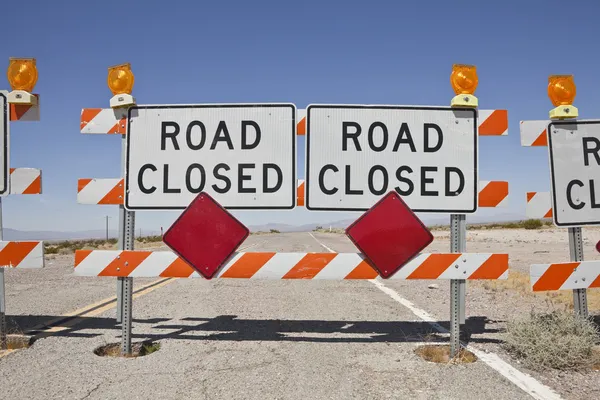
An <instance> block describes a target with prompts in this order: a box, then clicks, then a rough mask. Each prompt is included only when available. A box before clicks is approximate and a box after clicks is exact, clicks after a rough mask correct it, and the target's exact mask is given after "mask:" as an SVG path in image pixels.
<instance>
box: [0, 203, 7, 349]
mask: <svg viewBox="0 0 600 400" xmlns="http://www.w3.org/2000/svg"><path fill="white" fill-rule="evenodd" d="M2 240H4V229H3V227H2V197H0V241H2ZM4 269H5V268H0V345H1V346H2V350H6V330H7V327H6V296H5V290H6V285H5V283H4Z"/></svg>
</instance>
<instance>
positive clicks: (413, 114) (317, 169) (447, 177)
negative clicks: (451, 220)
mask: <svg viewBox="0 0 600 400" xmlns="http://www.w3.org/2000/svg"><path fill="white" fill-rule="evenodd" d="M306 121H307V122H306V123H307V131H306V140H307V144H306V147H307V150H306V207H307V208H308V209H311V210H331V211H364V210H367V209H369V208H370V207H372V206H373V205H374V204H375V203H376V202H377V200H378V199H379V198H380V197H382V196H383V195H385V194H386V193H388V192H389V191H391V190H395V191H397V192H398V193H399V194H400V195H401V196H402V198H403V199H404V201H405V202H406V204H407V205H408V206H409V207H410V208H411V209H412V210H413V211H416V212H440V213H441V212H443V213H462V214H466V213H473V212H475V211H476V210H477V181H478V172H477V165H478V158H477V144H478V136H477V114H476V110H475V109H469V108H450V107H447V108H444V107H404V106H370V105H369V106H351V105H310V106H309V107H307V119H306Z"/></svg>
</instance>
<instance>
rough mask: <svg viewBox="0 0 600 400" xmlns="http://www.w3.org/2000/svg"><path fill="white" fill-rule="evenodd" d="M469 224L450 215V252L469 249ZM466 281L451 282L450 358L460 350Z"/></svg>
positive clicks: (461, 218) (460, 218) (463, 218)
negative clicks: (467, 238)
mask: <svg viewBox="0 0 600 400" xmlns="http://www.w3.org/2000/svg"><path fill="white" fill-rule="evenodd" d="M466 237H467V224H466V216H465V215H464V214H451V215H450V252H451V253H464V252H466V248H467V241H466ZM465 285H466V280H465V279H452V280H451V281H450V357H455V356H456V355H457V354H458V351H459V350H460V324H461V323H464V318H465Z"/></svg>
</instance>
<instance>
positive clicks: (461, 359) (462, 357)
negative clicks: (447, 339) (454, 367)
mask: <svg viewBox="0 0 600 400" xmlns="http://www.w3.org/2000/svg"><path fill="white" fill-rule="evenodd" d="M415 354H417V355H418V356H419V357H421V358H422V359H424V360H425V361H429V362H434V363H440V364H465V363H473V362H475V361H477V356H475V354H473V353H471V352H470V351H469V350H467V349H461V350H460V351H459V352H458V355H457V356H456V357H454V358H451V357H450V346H449V345H433V344H426V345H423V346H419V347H417V348H416V349H415Z"/></svg>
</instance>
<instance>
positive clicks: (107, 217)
mask: <svg viewBox="0 0 600 400" xmlns="http://www.w3.org/2000/svg"><path fill="white" fill-rule="evenodd" d="M109 218H110V217H109V216H108V215H107V216H106V241H107V242H108V219H109Z"/></svg>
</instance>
